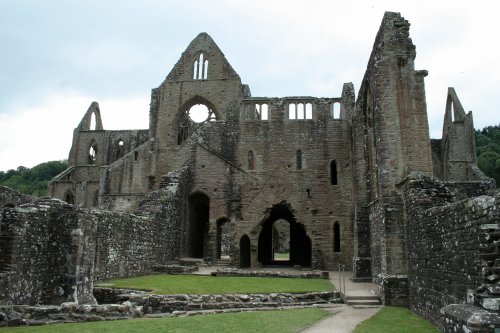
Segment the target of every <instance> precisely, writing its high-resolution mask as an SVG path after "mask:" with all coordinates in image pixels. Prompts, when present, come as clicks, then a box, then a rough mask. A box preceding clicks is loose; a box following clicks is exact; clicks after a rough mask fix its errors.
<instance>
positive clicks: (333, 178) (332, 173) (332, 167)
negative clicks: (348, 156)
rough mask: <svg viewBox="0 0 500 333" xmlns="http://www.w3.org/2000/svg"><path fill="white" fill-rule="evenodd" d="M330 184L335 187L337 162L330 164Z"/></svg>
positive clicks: (336, 182)
mask: <svg viewBox="0 0 500 333" xmlns="http://www.w3.org/2000/svg"><path fill="white" fill-rule="evenodd" d="M330 184H331V185H337V184H338V179H337V161H335V160H333V161H331V162H330Z"/></svg>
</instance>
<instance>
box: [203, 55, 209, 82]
mask: <svg viewBox="0 0 500 333" xmlns="http://www.w3.org/2000/svg"><path fill="white" fill-rule="evenodd" d="M207 78H208V60H205V62H203V80H206V79H207Z"/></svg>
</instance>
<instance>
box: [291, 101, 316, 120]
mask: <svg viewBox="0 0 500 333" xmlns="http://www.w3.org/2000/svg"><path fill="white" fill-rule="evenodd" d="M312 118H313V107H312V104H311V103H290V104H289V105H288V119H291V120H295V119H297V120H303V119H312Z"/></svg>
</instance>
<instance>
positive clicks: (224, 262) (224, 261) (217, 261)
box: [212, 259, 231, 267]
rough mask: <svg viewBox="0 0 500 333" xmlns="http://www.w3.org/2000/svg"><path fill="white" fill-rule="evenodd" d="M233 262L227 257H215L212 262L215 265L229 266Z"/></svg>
mask: <svg viewBox="0 0 500 333" xmlns="http://www.w3.org/2000/svg"><path fill="white" fill-rule="evenodd" d="M230 263H231V262H230V261H229V260H227V259H214V261H213V262H212V265H213V266H225V267H227V266H229V264H230Z"/></svg>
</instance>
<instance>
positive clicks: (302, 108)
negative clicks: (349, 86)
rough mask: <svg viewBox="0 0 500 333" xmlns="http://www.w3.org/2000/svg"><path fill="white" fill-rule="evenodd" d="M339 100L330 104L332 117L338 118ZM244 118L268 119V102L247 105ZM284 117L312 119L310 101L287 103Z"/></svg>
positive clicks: (340, 105)
mask: <svg viewBox="0 0 500 333" xmlns="http://www.w3.org/2000/svg"><path fill="white" fill-rule="evenodd" d="M341 108H342V104H341V103H340V102H333V103H331V104H330V116H331V118H332V119H340V109H341ZM244 112H245V113H244V116H245V119H246V120H269V104H267V103H255V104H252V105H249V107H247V108H246V109H245V111H244ZM286 118H287V119H289V120H310V119H313V105H312V103H303V102H300V103H294V102H292V103H289V104H288V109H287V114H286Z"/></svg>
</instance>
